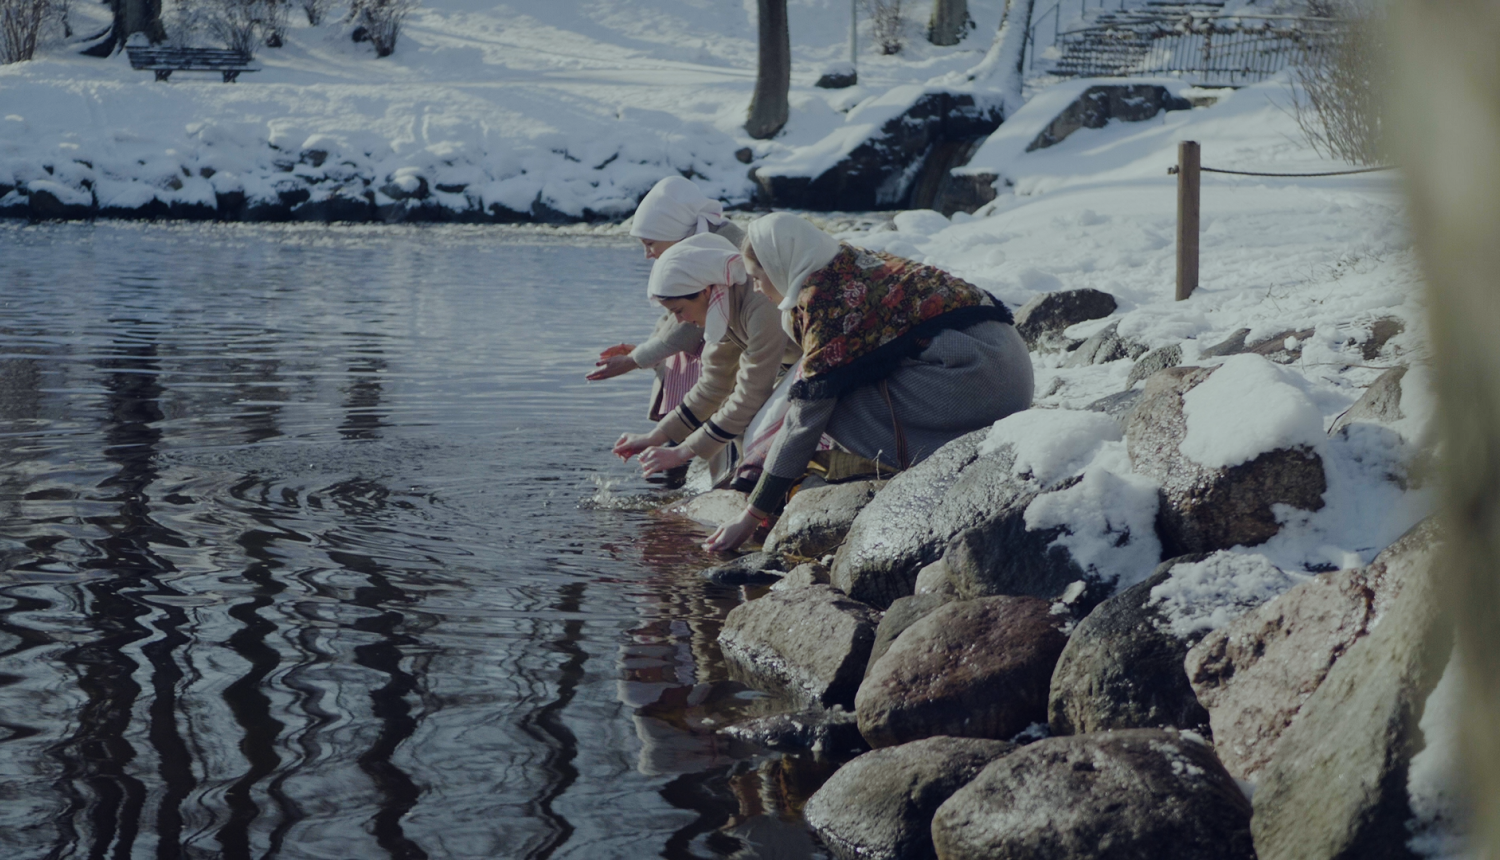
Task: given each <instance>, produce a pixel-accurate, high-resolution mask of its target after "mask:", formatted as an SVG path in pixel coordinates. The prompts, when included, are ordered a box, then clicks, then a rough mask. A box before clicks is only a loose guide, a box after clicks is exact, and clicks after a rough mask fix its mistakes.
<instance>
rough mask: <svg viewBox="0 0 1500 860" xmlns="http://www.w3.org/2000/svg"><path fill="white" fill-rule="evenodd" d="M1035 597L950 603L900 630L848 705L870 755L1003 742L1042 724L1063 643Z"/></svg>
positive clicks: (1046, 606) (1045, 605)
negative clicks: (954, 741)
mask: <svg viewBox="0 0 1500 860" xmlns="http://www.w3.org/2000/svg"><path fill="white" fill-rule="evenodd" d="M1061 623H1062V619H1060V618H1059V617H1058V616H1056V615H1054V614H1052V611H1051V605H1050V604H1049V603H1048V602H1047V601H1045V600H1041V599H1039V598H1035V597H985V598H980V599H979V600H965V601H959V602H954V603H948V604H945V605H943V606H941V607H938V608H937V609H935V610H933V611H932V612H929V613H928V614H927V615H925V616H924V617H922V618H921V619H919V620H918V621H917V622H916V623H914V624H912V625H911V626H910V627H907V628H906V630H905V631H903V632H902V633H901V635H900V636H898V637H896V641H895V642H893V643H892V644H891V647H890V649H889V650H887V651H886V652H885V655H884V656H882V657H881V658H880V660H879V661H877V662H876V663H875V665H874V666H872V667H871V668H870V673H869V675H867V676H866V677H865V680H864V683H863V684H861V685H860V688H859V694H858V695H857V696H856V697H855V706H854V709H855V712H856V713H857V714H858V715H859V730H860V732H861V733H862V734H863V735H864V736H865V740H867V741H869V742H870V746H872V747H877V748H878V747H887V746H894V745H896V744H902V743H907V742H909V741H914V740H919V739H921V738H927V737H933V736H935V735H952V736H954V737H972V738H994V739H997V740H1004V739H1007V738H1010V737H1013V736H1015V735H1016V733H1018V732H1020V731H1021V730H1022V729H1024V728H1026V727H1027V726H1029V725H1031V724H1032V723H1039V722H1044V721H1045V720H1046V718H1047V716H1046V715H1047V688H1048V685H1049V683H1050V682H1051V680H1052V669H1053V667H1054V666H1055V665H1056V664H1057V658H1058V655H1059V654H1061V653H1062V649H1063V645H1064V644H1065V643H1066V642H1067V637H1066V636H1065V635H1064V634H1063V633H1062V632H1061V630H1060V629H1059V627H1060V626H1061Z"/></svg>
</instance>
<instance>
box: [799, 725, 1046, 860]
mask: <svg viewBox="0 0 1500 860" xmlns="http://www.w3.org/2000/svg"><path fill="white" fill-rule="evenodd" d="M1015 748H1016V746H1015V744H1012V743H1009V742H1008V741H996V740H982V739H979V738H951V737H935V738H927V739H925V740H920V741H913V742H911V743H909V744H902V745H901V746H897V747H887V748H886V749H881V750H875V751H874V752H868V753H865V754H864V755H862V756H860V757H859V758H857V759H855V760H853V761H851V762H849V763H848V764H846V765H844V766H843V768H841V769H840V770H839V771H838V772H837V773H835V774H834V775H833V777H832V778H830V779H829V780H828V781H827V782H825V783H824V784H823V787H822V788H820V789H818V791H817V793H816V794H814V795H813V796H812V798H811V799H809V800H808V802H807V806H805V807H804V808H803V810H802V813H803V815H804V817H805V818H806V819H807V823H808V825H809V826H811V827H812V829H813V830H814V831H816V832H817V834H818V836H819V837H821V838H822V840H823V842H824V843H825V844H827V845H828V847H829V848H830V849H831V850H832V851H833V853H834V855H835V856H836V857H839V858H851V860H852V858H860V860H927V858H935V857H936V856H937V854H936V853H935V852H934V851H933V848H932V835H931V828H932V816H933V813H934V812H936V811H937V808H938V807H939V806H940V805H941V804H942V803H943V801H945V800H947V799H948V798H949V796H951V795H952V794H953V792H955V791H957V790H958V789H959V788H961V787H963V786H964V785H965V784H966V783H968V782H969V781H970V780H971V779H973V778H974V777H975V776H977V775H978V774H979V772H980V771H981V770H983V769H984V768H985V766H986V765H988V764H989V763H990V762H992V761H994V760H995V759H997V758H1000V757H1001V756H1003V755H1006V754H1007V753H1010V752H1011V751H1013V750H1014V749H1015Z"/></svg>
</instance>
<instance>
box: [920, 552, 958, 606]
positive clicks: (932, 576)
mask: <svg viewBox="0 0 1500 860" xmlns="http://www.w3.org/2000/svg"><path fill="white" fill-rule="evenodd" d="M916 593H917V594H946V595H948V596H949V597H958V589H957V588H956V587H955V586H954V585H953V578H952V577H951V576H949V575H948V562H946V561H944V560H942V559H938V560H937V561H935V562H933V563H932V564H929V565H927V566H926V567H924V568H922V569H921V570H919V571H917V582H916Z"/></svg>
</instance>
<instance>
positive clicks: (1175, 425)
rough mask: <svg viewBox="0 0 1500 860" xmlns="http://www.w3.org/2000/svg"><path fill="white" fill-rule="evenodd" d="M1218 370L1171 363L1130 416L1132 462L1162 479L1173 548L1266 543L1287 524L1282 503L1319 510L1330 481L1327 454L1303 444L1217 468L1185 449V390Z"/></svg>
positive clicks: (1160, 519)
mask: <svg viewBox="0 0 1500 860" xmlns="http://www.w3.org/2000/svg"><path fill="white" fill-rule="evenodd" d="M1214 371H1215V368H1205V367H1169V368H1167V369H1165V370H1163V371H1161V372H1159V373H1157V374H1156V375H1154V376H1152V377H1151V378H1150V379H1148V380H1146V385H1145V388H1144V389H1143V391H1142V393H1141V398H1140V400H1139V401H1137V403H1136V405H1135V408H1134V409H1132V410H1131V411H1130V413H1129V414H1128V415H1127V416H1126V419H1125V444H1126V450H1127V451H1128V452H1129V454H1130V461H1131V464H1132V466H1133V467H1134V469H1135V471H1136V472H1137V473H1139V474H1142V475H1146V476H1147V477H1150V478H1152V479H1153V480H1155V481H1156V482H1157V483H1158V484H1159V485H1160V486H1161V505H1160V507H1159V509H1158V511H1159V512H1158V514H1157V532H1158V537H1160V538H1161V542H1162V551H1163V553H1164V554H1167V555H1183V554H1187V553H1194V552H1212V551H1213V550H1216V549H1228V548H1230V547H1233V546H1240V545H1243V546H1255V545H1257V544H1261V543H1265V542H1266V541H1267V540H1270V539H1271V538H1272V537H1273V536H1275V534H1276V533H1277V531H1279V530H1280V528H1281V525H1280V523H1278V522H1277V518H1276V512H1275V507H1276V506H1277V505H1287V506H1289V507H1293V508H1300V509H1302V510H1308V511H1316V510H1319V509H1321V508H1322V507H1323V493H1324V492H1325V491H1326V490H1327V488H1328V482H1327V478H1326V477H1325V476H1324V474H1323V461H1322V458H1321V457H1319V456H1318V455H1317V454H1316V453H1315V452H1314V451H1312V450H1311V449H1309V448H1307V447H1306V446H1302V445H1298V446H1294V447H1290V448H1278V449H1276V450H1273V451H1267V452H1265V453H1263V454H1260V455H1259V456H1257V457H1255V458H1254V459H1251V460H1250V461H1249V462H1245V463H1241V464H1239V465H1236V466H1229V467H1218V468H1211V467H1206V466H1203V465H1201V464H1199V463H1197V462H1196V461H1194V460H1193V459H1191V458H1190V457H1188V456H1187V455H1185V454H1184V453H1183V452H1182V450H1181V445H1182V442H1183V440H1184V438H1186V436H1187V419H1186V416H1185V415H1184V413H1183V397H1184V395H1186V394H1187V393H1188V392H1190V391H1191V390H1192V389H1193V388H1194V387H1195V386H1197V385H1199V384H1201V383H1203V382H1205V381H1206V380H1207V379H1208V378H1209V376H1210V375H1211V374H1212V373H1214Z"/></svg>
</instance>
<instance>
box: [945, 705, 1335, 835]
mask: <svg viewBox="0 0 1500 860" xmlns="http://www.w3.org/2000/svg"><path fill="white" fill-rule="evenodd" d="M932 840H933V843H934V845H935V846H936V848H937V854H938V856H939V857H942V858H943V860H1148V858H1149V860H1254V858H1255V849H1254V847H1252V844H1251V839H1250V802H1249V801H1247V800H1246V799H1245V796H1244V794H1243V793H1241V791H1240V790H1239V787H1238V786H1237V785H1236V784H1235V782H1234V780H1233V779H1232V778H1231V777H1230V776H1229V774H1228V773H1225V771H1224V768H1223V766H1222V765H1220V764H1219V762H1218V760H1217V759H1215V758H1214V755H1213V753H1212V752H1211V751H1210V750H1209V749H1208V747H1207V746H1205V745H1204V744H1202V743H1199V742H1198V741H1196V740H1193V739H1191V737H1190V736H1184V735H1181V734H1179V733H1177V732H1174V731H1170V730H1164V729H1125V730H1121V731H1114V732H1100V733H1097V734H1090V735H1073V736H1070V737H1061V738H1046V739H1043V740H1040V741H1037V742H1036V743H1033V744H1030V745H1029V746H1026V747H1023V748H1021V749H1019V750H1016V751H1015V752H1013V753H1011V754H1010V755H1007V756H1003V757H1001V758H1000V759H998V760H996V761H994V762H993V763H991V764H990V765H989V766H988V767H986V768H985V769H984V770H983V771H981V772H980V774H979V776H977V777H975V778H974V779H973V780H972V781H971V782H970V783H969V784H968V785H966V786H964V787H963V788H960V789H959V790H958V791H955V792H954V793H953V796H952V797H950V798H948V800H947V801H945V802H944V803H943V805H942V806H940V807H938V811H937V813H936V814H934V816H933V820H932ZM1308 856H1311V855H1308Z"/></svg>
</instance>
